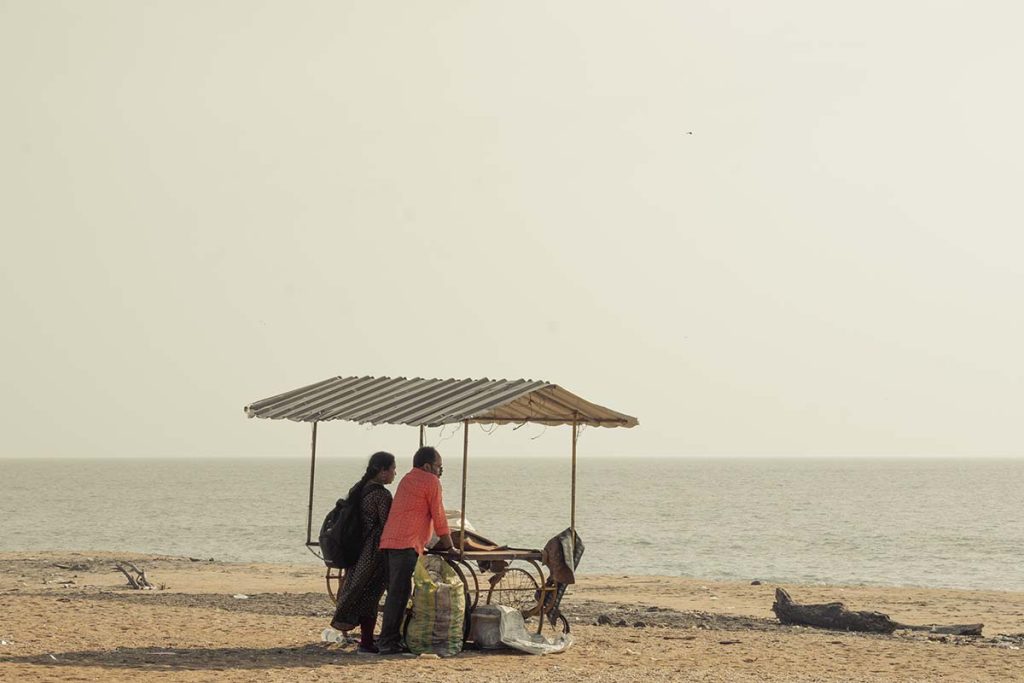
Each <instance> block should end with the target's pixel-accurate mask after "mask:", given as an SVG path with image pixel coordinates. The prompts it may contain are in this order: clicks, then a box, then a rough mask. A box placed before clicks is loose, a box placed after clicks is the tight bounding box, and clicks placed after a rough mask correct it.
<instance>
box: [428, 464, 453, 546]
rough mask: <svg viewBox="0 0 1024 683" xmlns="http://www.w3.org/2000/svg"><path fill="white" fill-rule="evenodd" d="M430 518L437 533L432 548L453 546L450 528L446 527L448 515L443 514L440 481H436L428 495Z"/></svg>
mask: <svg viewBox="0 0 1024 683" xmlns="http://www.w3.org/2000/svg"><path fill="white" fill-rule="evenodd" d="M429 503H430V505H429V508H430V519H431V521H432V522H433V523H434V533H435V534H437V538H438V541H437V543H436V544H434V547H433V550H451V549H452V548H454V544H453V543H452V534H451V529H449V528H448V517H447V515H445V514H444V500H442V497H441V482H440V481H439V482H437V486H435V487H434V490H433V491H431V496H430V501H429Z"/></svg>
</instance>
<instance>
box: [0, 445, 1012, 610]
mask: <svg viewBox="0 0 1024 683" xmlns="http://www.w3.org/2000/svg"><path fill="white" fill-rule="evenodd" d="M364 466H365V461H363V460H360V459H352V458H341V457H338V458H331V457H321V458H319V459H318V462H317V466H316V477H315V485H314V504H313V516H312V528H313V536H314V537H315V536H316V533H317V530H318V529H319V526H320V523H321V521H322V519H323V517H324V515H325V514H326V513H327V512H328V511H329V510H330V509H331V508H332V507H333V504H334V501H335V499H336V498H338V497H340V496H343V495H344V493H345V492H346V491H347V490H348V487H349V486H350V485H351V484H352V483H353V482H354V481H355V480H356V479H358V477H359V476H360V475H361V473H362V471H363V467H364ZM403 470H404V468H400V469H399V476H401V474H402V472H403ZM309 477H310V464H309V461H308V460H304V459H301V458H281V459H190V458H177V459H164V460H151V459H134V460H128V459H97V460H86V459H64V460H29V459H13V460H0V550H2V551H11V550H75V551H90V550H122V551H133V552H141V553H154V554H168V555H181V556H190V557H196V558H201V559H208V558H215V559H217V560H225V561H244V562H255V561H258V562H280V563H295V564H308V565H310V566H311V567H314V566H316V565H318V564H319V563H320V560H319V559H318V558H317V557H315V556H314V555H313V554H312V553H310V552H309V551H308V549H307V548H306V546H305V541H306V537H307V509H308V496H309ZM442 483H443V485H444V491H445V494H444V495H445V506H446V507H448V508H458V507H459V505H460V498H461V495H462V467H461V462H459V461H458V460H457V459H456V458H449V459H446V464H445V472H444V476H443V477H442ZM395 485H397V481H396V484H394V485H392V487H391V488H392V490H394V487H395ZM1022 502H1024V459H976V458H970V459H968V458H963V459H952V458H948V459H922V458H913V459H895V458H887V459H882V458H799V459H797V458H794V459H778V458H755V457H751V458H693V457H679V458H671V457H660V458H645V457H633V456H622V457H614V458H611V457H609V458H583V457H581V458H580V459H579V462H578V482H577V491H576V528H577V531H578V533H579V534H580V537H581V538H582V540H583V542H584V544H585V546H586V550H585V552H584V555H583V558H582V562H581V564H580V568H579V571H580V573H583V574H608V575H638V574H655V575H665V576H686V577H699V578H704V579H719V580H742V581H748V580H754V579H758V580H761V581H765V582H769V581H770V582H779V583H822V584H865V585H899V586H925V587H946V588H968V589H993V590H1012V591H1024V514H1021V509H1022ZM570 515H571V465H570V462H569V459H568V458H567V457H557V458H556V457H552V458H541V457H523V458H514V457H481V458H477V459H473V460H471V461H470V463H469V471H468V472H467V494H466V517H467V519H468V520H469V521H470V523H471V524H472V525H473V527H475V528H476V530H477V531H478V532H480V533H481V534H483V535H484V536H487V537H489V538H491V539H493V540H495V541H496V542H498V543H502V544H506V545H510V546H514V547H534V548H539V547H542V546H543V544H544V543H545V542H546V541H547V540H548V539H549V538H550V537H552V536H554V535H556V534H558V533H559V532H561V531H562V530H563V529H565V528H567V527H568V526H569V523H570Z"/></svg>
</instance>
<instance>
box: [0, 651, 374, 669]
mask: <svg viewBox="0 0 1024 683" xmlns="http://www.w3.org/2000/svg"><path fill="white" fill-rule="evenodd" d="M388 659H391V658H388ZM381 660H382V658H380V657H376V656H367V655H357V654H356V653H355V650H354V649H341V648H337V647H331V646H329V645H327V644H316V645H313V644H310V645H302V646H298V647H276V648H262V649H261V648H251V647H214V648H201V647H192V648H160V647H123V648H115V649H113V650H86V651H81V652H54V653H53V654H44V655H32V656H24V657H9V656H8V657H0V664H6V663H9V664H35V665H40V666H48V667H60V666H95V667H104V668H111V669H144V670H148V671H172V670H179V671H180V670H201V671H217V670H227V669H284V668H291V667H310V666H323V665H336V666H344V667H349V666H361V665H364V664H373V663H375V662H380V661H381Z"/></svg>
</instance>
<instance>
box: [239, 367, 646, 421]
mask: <svg viewBox="0 0 1024 683" xmlns="http://www.w3.org/2000/svg"><path fill="white" fill-rule="evenodd" d="M245 414H246V415H248V416H249V417H261V418H267V419H271V420H294V421H296V422H323V421H326V420H350V421H352V422H360V423H369V424H403V425H411V426H415V427H418V426H421V425H422V426H427V427H438V426H440V425H444V424H453V423H457V422H462V421H464V420H469V421H470V422H476V423H481V424H503V423H522V422H533V423H538V424H545V425H562V424H572V422H573V416H574V415H575V416H576V421H577V423H578V424H587V425H593V426H597V427H635V426H636V425H637V419H636V418H635V417H630V416H629V415H624V414H622V413H617V412H615V411H614V410H609V409H608V408H605V407H603V406H599V405H597V404H595V403H590V402H589V401H585V400H583V399H582V398H580V397H579V396H576V395H575V394H572V393H570V392H568V391H566V390H565V389H563V388H561V387H560V386H558V385H557V384H551V383H549V382H543V381H538V380H529V379H515V380H508V379H420V378H416V379H406V378H404V377H396V378H391V377H332V378H331V379H327V380H324V381H323V382H317V383H316V384H310V385H309V386H305V387H300V388H298V389H293V390H292V391H286V392H285V393H283V394H278V395H277V396H271V397H270V398H265V399H263V400H261V401H256V402H254V403H252V404H250V405H248V406H246V407H245Z"/></svg>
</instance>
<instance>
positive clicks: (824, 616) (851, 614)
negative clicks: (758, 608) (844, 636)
mask: <svg viewBox="0 0 1024 683" xmlns="http://www.w3.org/2000/svg"><path fill="white" fill-rule="evenodd" d="M772 611H773V612H775V616H777V617H778V618H779V621H780V622H782V623H783V624H799V625H801V626H816V627H818V628H827V629H832V630H835V631H865V632H868V633H892V632H893V631H895V630H897V629H909V630H913V631H928V632H929V633H943V634H950V635H960V636H980V635H981V629H982V626H983V624H958V625H952V626H937V625H927V626H924V625H911V624H900V623H898V622H895V621H893V620H892V619H890V618H889V615H887V614H882V613H881V612H867V611H860V612H855V611H852V610H848V609H846V608H845V607H844V606H843V603H841V602H828V603H824V604H818V605H801V604H798V603H796V602H793V598H791V597H790V596H789V593H787V592H786V591H785V590H784V589H782V588H776V589H775V603H774V604H773V605H772Z"/></svg>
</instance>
